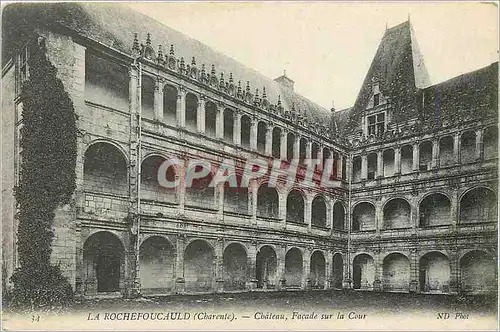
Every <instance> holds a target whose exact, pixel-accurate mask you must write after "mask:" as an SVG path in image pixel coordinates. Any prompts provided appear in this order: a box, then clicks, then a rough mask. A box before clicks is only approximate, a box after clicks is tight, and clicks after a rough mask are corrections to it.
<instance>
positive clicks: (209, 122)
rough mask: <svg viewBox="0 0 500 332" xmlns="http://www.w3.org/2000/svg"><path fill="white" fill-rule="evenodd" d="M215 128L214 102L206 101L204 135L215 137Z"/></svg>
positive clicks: (215, 108) (215, 112)
mask: <svg viewBox="0 0 500 332" xmlns="http://www.w3.org/2000/svg"><path fill="white" fill-rule="evenodd" d="M216 127H217V106H216V105H215V103H214V102H212V101H210V100H207V101H206V102H205V133H206V134H207V135H208V136H211V137H215V131H216Z"/></svg>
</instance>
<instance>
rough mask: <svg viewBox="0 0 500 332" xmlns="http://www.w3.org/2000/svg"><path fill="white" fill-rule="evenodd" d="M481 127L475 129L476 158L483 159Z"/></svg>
mask: <svg viewBox="0 0 500 332" xmlns="http://www.w3.org/2000/svg"><path fill="white" fill-rule="evenodd" d="M483 131H484V130H483V129H478V130H476V160H482V159H483Z"/></svg>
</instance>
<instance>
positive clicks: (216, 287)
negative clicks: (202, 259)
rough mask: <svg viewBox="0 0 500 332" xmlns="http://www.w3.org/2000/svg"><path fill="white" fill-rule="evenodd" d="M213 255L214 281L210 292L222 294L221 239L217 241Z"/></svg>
mask: <svg viewBox="0 0 500 332" xmlns="http://www.w3.org/2000/svg"><path fill="white" fill-rule="evenodd" d="M214 254H215V255H214V266H215V280H214V281H213V284H212V290H213V291H215V292H217V293H222V292H224V271H223V270H224V261H223V257H224V240H223V239H222V238H218V239H217V242H216V244H215V250H214Z"/></svg>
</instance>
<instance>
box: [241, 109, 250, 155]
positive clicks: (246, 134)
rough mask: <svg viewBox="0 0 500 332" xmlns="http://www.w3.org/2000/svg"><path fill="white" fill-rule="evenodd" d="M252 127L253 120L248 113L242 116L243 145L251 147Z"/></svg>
mask: <svg viewBox="0 0 500 332" xmlns="http://www.w3.org/2000/svg"><path fill="white" fill-rule="evenodd" d="M251 127H252V121H251V120H250V117H249V116H247V115H242V116H241V145H242V146H244V147H246V148H250V130H251V129H250V128H251Z"/></svg>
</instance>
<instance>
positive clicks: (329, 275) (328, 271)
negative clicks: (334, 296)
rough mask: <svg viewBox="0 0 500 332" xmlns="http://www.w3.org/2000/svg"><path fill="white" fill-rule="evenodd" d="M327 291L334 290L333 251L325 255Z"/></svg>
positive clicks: (328, 251)
mask: <svg viewBox="0 0 500 332" xmlns="http://www.w3.org/2000/svg"><path fill="white" fill-rule="evenodd" d="M325 256H326V257H325V259H326V262H325V290H326V289H331V288H333V278H332V269H333V251H331V250H327V251H326V255H325Z"/></svg>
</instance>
